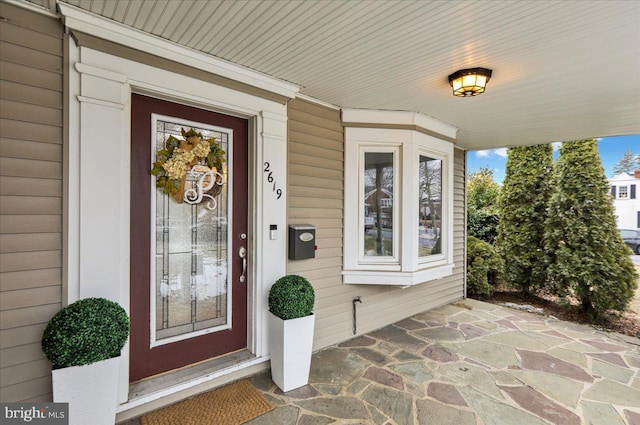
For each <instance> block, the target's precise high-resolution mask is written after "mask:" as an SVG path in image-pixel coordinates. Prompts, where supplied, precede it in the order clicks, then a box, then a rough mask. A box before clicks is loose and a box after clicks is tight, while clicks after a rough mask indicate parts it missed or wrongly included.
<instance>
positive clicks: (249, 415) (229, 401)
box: [140, 380, 273, 425]
mask: <svg viewBox="0 0 640 425" xmlns="http://www.w3.org/2000/svg"><path fill="white" fill-rule="evenodd" d="M272 409H273V406H272V405H271V403H269V402H268V401H267V399H266V398H264V396H263V395H262V394H260V392H259V391H258V390H256V389H255V388H254V387H253V385H251V383H249V381H247V380H244V381H239V382H236V383H234V384H231V385H227V386H225V387H222V388H219V389H217V390H213V391H209V392H208V393H204V394H200V395H197V396H195V397H193V398H190V399H188V400H185V401H182V402H180V403H176V404H174V405H172V406H169V407H165V408H164V409H160V410H157V411H155V412H151V413H149V414H146V415H144V416H143V417H142V418H140V422H141V423H142V425H213V424H215V425H236V424H238V425H239V424H242V423H244V422H246V421H248V420H251V419H253V418H255V417H257V416H260V415H262V414H264V413H267V412H269V411H270V410H272Z"/></svg>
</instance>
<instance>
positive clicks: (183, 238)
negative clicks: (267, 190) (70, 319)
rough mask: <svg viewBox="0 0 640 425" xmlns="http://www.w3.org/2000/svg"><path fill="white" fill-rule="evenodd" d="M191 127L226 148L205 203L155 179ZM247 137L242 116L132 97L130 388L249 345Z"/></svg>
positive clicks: (245, 123) (142, 97)
mask: <svg viewBox="0 0 640 425" xmlns="http://www.w3.org/2000/svg"><path fill="white" fill-rule="evenodd" d="M192 128H193V129H194V130H195V131H197V132H201V133H202V134H203V136H204V137H205V138H209V137H214V138H215V139H216V143H217V144H218V145H219V146H220V147H221V148H222V149H224V150H225V152H226V154H225V155H226V159H227V161H226V163H225V167H223V170H217V171H218V172H220V174H221V175H223V176H224V179H225V183H224V185H223V186H222V190H221V192H220V193H219V194H216V195H215V197H214V202H212V203H208V204H207V202H206V201H205V202H203V203H199V204H189V203H186V202H183V203H179V202H178V201H176V200H175V199H174V198H173V197H171V196H169V195H165V194H163V193H162V190H161V189H156V187H155V177H154V176H151V175H150V174H149V170H150V169H151V166H152V163H153V162H154V161H156V158H155V156H156V152H157V151H158V150H160V149H162V148H163V147H164V144H165V142H166V140H167V138H168V137H169V136H171V135H173V136H174V137H176V138H178V139H180V138H181V134H180V130H181V129H184V130H185V131H188V130H189V129H192ZM247 135H248V125H247V120H245V119H241V118H237V117H232V116H228V115H223V114H220V113H216V112H212V111H207V110H203V109H198V108H193V107H190V106H185V105H181V104H177V103H172V102H167V101H164V100H159V99H155V98H151V97H147V96H142V95H136V94H134V95H132V101H131V339H130V345H131V365H130V366H131V367H130V381H131V382H134V381H138V380H140V379H143V378H146V377H149V376H152V375H156V374H159V373H162V372H166V371H169V370H172V369H176V368H180V367H183V366H187V365H190V364H193V363H197V362H200V361H203V360H206V359H210V358H212V357H216V356H220V355H223V354H225V353H230V352H232V351H236V350H239V349H242V348H245V347H246V345H247V284H246V279H245V278H244V277H241V275H242V273H243V270H246V262H245V263H244V264H243V260H242V259H241V258H240V256H239V253H240V251H241V250H242V249H244V250H245V251H244V252H245V261H246V248H247V243H246V242H247V241H246V234H247V201H248V195H247V192H248V191H247V187H248V178H247ZM105 184H108V181H105ZM211 207H213V208H211ZM241 280H242V282H241ZM114 284H115V283H114Z"/></svg>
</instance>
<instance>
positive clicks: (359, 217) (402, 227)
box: [342, 109, 457, 287]
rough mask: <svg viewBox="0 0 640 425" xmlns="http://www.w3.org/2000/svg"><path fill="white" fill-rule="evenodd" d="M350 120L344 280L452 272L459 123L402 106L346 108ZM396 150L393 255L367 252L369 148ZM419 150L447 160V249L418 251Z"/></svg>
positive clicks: (426, 277)
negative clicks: (366, 159)
mask: <svg viewBox="0 0 640 425" xmlns="http://www.w3.org/2000/svg"><path fill="white" fill-rule="evenodd" d="M342 120H343V125H344V126H345V163H346V164H347V166H346V167H345V203H344V211H345V213H344V266H343V272H342V275H343V282H344V283H345V284H368V285H396V286H402V287H408V286H412V285H417V284H420V283H424V282H427V281H431V280H434V279H440V278H442V277H445V276H449V275H451V274H452V273H453V267H454V263H453V154H454V143H453V141H454V138H455V133H456V131H457V129H455V128H454V127H451V126H449V125H447V124H444V123H441V122H439V121H437V120H435V119H433V118H430V117H427V116H424V115H421V114H417V113H412V112H397V111H371V110H353V109H348V110H343V111H342ZM365 152H394V194H393V198H394V199H393V209H394V210H393V211H394V216H393V220H394V222H393V237H394V245H393V246H394V255H393V258H391V257H375V256H368V257H365V256H364V232H365V231H364V211H365V206H364V154H365ZM420 155H423V156H428V157H430V158H434V159H439V160H442V218H441V228H442V241H441V242H442V253H441V254H435V255H433V256H426V257H419V251H418V248H419V240H418V234H419V220H418V211H419V208H420V200H419V199H418V186H419V160H420Z"/></svg>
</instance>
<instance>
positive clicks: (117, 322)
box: [42, 298, 129, 369]
mask: <svg viewBox="0 0 640 425" xmlns="http://www.w3.org/2000/svg"><path fill="white" fill-rule="evenodd" d="M128 336H129V317H128V316H127V313H126V311H124V309H123V308H122V307H121V306H120V305H119V304H118V303H115V302H113V301H110V300H107V299H105V298H85V299H82V300H79V301H76V302H74V303H72V304H69V305H68V306H66V307H64V308H63V309H62V310H60V311H59V312H58V313H56V315H55V316H53V317H52V318H51V320H50V321H49V323H48V324H47V327H46V328H45V330H44V333H43V336H42V351H43V352H44V354H45V356H46V357H47V358H48V359H49V360H50V361H51V363H52V365H53V369H61V368H65V367H71V366H83V365H88V364H91V363H95V362H99V361H102V360H107V359H110V358H113V357H118V356H119V355H120V351H121V350H122V347H124V344H125V343H126V342H127V338H128Z"/></svg>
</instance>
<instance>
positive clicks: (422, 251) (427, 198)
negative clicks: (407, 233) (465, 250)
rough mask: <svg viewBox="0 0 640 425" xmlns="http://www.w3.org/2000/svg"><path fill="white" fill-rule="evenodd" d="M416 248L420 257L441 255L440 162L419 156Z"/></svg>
mask: <svg viewBox="0 0 640 425" xmlns="http://www.w3.org/2000/svg"><path fill="white" fill-rule="evenodd" d="M419 167H420V174H419V179H420V181H419V185H418V192H419V199H420V212H419V215H418V220H419V223H418V226H419V227H418V229H419V231H418V246H419V255H420V257H426V256H428V255H434V254H441V253H442V241H441V239H442V238H441V233H442V227H441V226H442V160H440V159H433V158H429V157H427V156H423V155H420V164H419Z"/></svg>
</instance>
